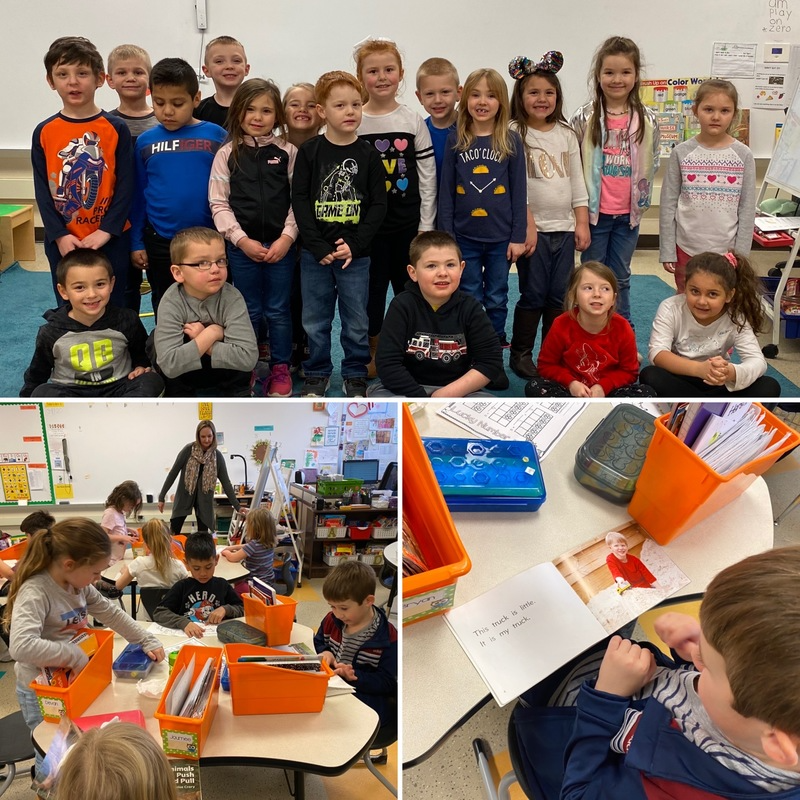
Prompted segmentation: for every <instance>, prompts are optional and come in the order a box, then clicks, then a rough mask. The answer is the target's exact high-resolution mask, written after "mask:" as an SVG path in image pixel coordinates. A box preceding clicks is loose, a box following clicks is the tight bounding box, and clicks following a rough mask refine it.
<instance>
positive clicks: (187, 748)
mask: <svg viewBox="0 0 800 800" xmlns="http://www.w3.org/2000/svg"><path fill="white" fill-rule="evenodd" d="M192 656H195V660H194V674H193V675H192V682H194V681H195V680H196V679H197V676H198V675H199V674H200V673H201V672H202V670H203V666H204V665H205V663H206V661H207V660H208V659H209V658H213V659H214V680H213V684H212V688H211V696H210V697H209V698H208V703H206V707H205V710H204V711H203V716H202V717H199V718H197V719H195V718H194V717H176V716H173V715H171V714H167V711H166V699H167V695H168V694H169V691H170V689H171V688H172V684H173V682H174V681H175V678H176V677H177V675H178V673H179V672H180V670H181V667H182V666H183V665H184V664H186V665H188V664H189V662H190V661H191V660H192ZM221 663H222V648H221V647H196V646H192V645H184V646H183V647H181V649H180V651H179V652H178V657H177V658H176V659H175V665H174V666H173V668H172V672H171V673H170V676H169V680H168V681H167V686H166V688H165V689H164V693H163V694H162V695H161V700H160V701H159V704H158V708H157V709H156V711H155V714H153V716H154V717H155V718H156V719H157V720H158V727H159V728H160V730H161V746H162V747H163V748H164V752H165V753H166V754H167V755H168V756H180V757H181V758H189V759H199V758H200V754H201V753H202V752H203V745H204V744H205V742H206V739H207V738H208V732H209V731H210V730H211V723H212V722H213V721H214V716H215V715H216V713H217V705H218V704H219V671H220V664H221Z"/></svg>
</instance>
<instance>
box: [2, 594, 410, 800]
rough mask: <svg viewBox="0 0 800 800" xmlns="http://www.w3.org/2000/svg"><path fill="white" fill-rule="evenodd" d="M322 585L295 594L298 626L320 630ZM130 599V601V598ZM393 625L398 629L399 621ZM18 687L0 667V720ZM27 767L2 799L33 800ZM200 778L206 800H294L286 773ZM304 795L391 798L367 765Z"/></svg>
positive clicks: (221, 771) (389, 769)
mask: <svg viewBox="0 0 800 800" xmlns="http://www.w3.org/2000/svg"><path fill="white" fill-rule="evenodd" d="M322 583H323V580H322V579H321V578H317V579H308V578H305V579H304V580H303V585H302V586H301V587H298V588H297V589H296V590H295V592H294V594H293V595H292V597H293V598H294V599H296V600H297V601H298V606H297V622H298V623H300V624H302V625H307V626H309V627H310V628H314V629H315V630H316V628H317V627H318V626H319V623H320V622H321V621H322V618H323V617H324V616H325V614H327V613H328V610H329V609H328V605H327V603H326V602H325V600H324V599H323V597H322ZM388 595H389V591H388V589H385V588H384V587H383V586H380V585H379V586H378V590H377V592H376V602H377V603H378V604H379V605H380V604H385V603H386V601H387V599H388ZM125 599H126V601H128V600H129V596H128V597H126V598H125ZM145 616H146V615H145ZM392 622H394V623H395V624H396V620H395V619H394V618H392ZM14 683H15V681H14V665H13V663H8V662H0V717H4V716H5V715H6V714H10V713H12V712H14V711H17V710H18V709H19V705H18V704H17V698H16V694H15V693H14ZM271 722H272V720H271V719H270V717H264V724H265V725H269V724H270V723H271ZM397 752H398V748H397V744H394V745H392V746H391V747H390V748H389V758H388V762H387V763H386V764H385V765H381V766H379V767H378V769H379V770H380V771H381V772H382V773H383V774H384V775H385V776H386V777H387V778H388V779H389V780H390V781H391V782H392V783H393V784H394V785H395V786H397V784H398V780H399V778H398V766H397V765H398V755H397ZM28 766H29V765H28V764H20V765H18V770H19V771H18V773H17V778H16V779H15V781H14V783H13V784H12V786H11V787H10V788H9V790H8V791H7V792H6V794H4V795H3V797H4V798H6V800H30V798H31V797H32V796H33V795H32V794H31V791H30V788H29V787H30V780H29V773H28ZM200 776H201V784H202V792H203V800H229V799H230V798H231V797H233V796H237V797H269V798H270V800H273V799H274V800H280V798H285V799H286V800H290V799H291V797H292V794H291V792H290V790H289V786H288V784H287V778H286V776H285V775H284V773H283V771H281V770H276V769H264V768H262V767H241V766H228V767H205V768H201V771H200ZM305 790H306V800H380V798H389V797H391V795H390V794H389V792H388V791H387V790H386V789H385V788H384V787H383V786H382V785H381V784H380V783H379V782H378V780H377V779H376V778H375V777H374V776H373V775H371V774H370V772H369V771H368V770H367V768H366V767H365V766H364V765H363V764H362V763H358V764H356V765H355V766H354V767H352V768H351V769H350V770H348V771H347V772H345V773H344V774H343V775H339V776H337V777H335V778H322V777H319V776H317V775H306V779H305Z"/></svg>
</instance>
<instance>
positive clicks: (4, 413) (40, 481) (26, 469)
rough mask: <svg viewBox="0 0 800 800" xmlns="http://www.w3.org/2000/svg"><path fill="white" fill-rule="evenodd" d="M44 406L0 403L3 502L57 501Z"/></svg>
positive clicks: (0, 476)
mask: <svg viewBox="0 0 800 800" xmlns="http://www.w3.org/2000/svg"><path fill="white" fill-rule="evenodd" d="M54 496H55V495H54V491H53V477H52V472H51V469H50V455H49V450H48V446H47V431H46V428H45V423H44V409H43V407H42V406H41V405H40V404H38V403H0V505H3V506H12V505H13V506H17V505H26V504H27V505H38V504H52V503H53V502H54Z"/></svg>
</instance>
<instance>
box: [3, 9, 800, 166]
mask: <svg viewBox="0 0 800 800" xmlns="http://www.w3.org/2000/svg"><path fill="white" fill-rule="evenodd" d="M770 4H772V5H773V6H775V5H778V6H782V7H783V10H785V11H786V12H788V13H790V14H791V16H790V17H789V19H788V23H787V24H788V27H789V28H790V29H791V30H789V31H788V32H783V33H781V34H780V35H775V34H769V33H767V32H764V31H763V30H762V28H763V27H764V26H765V23H766V18H767V10H768V8H769V6H770ZM0 6H2V11H3V13H2V20H3V25H2V27H3V34H2V50H0V52H2V56H0V60H2V63H3V65H4V94H5V97H4V98H3V100H4V103H3V105H4V113H3V120H2V124H0V149H3V148H29V146H30V135H31V132H32V130H33V128H34V127H35V125H36V124H37V123H38V122H39V121H41V120H42V119H44V118H45V117H47V116H48V115H49V114H51V113H55V112H56V111H57V110H58V107H59V105H58V98H57V97H56V96H55V95H54V93H53V92H52V91H51V90H50V89H49V87H48V86H47V84H46V82H45V76H44V67H43V64H42V57H43V56H44V53H45V51H46V50H47V47H48V46H49V44H50V42H51V41H52V40H53V39H55V38H57V37H58V36H63V35H66V34H80V35H84V36H87V37H88V38H90V39H91V40H92V41H93V42H94V43H95V44H96V45H97V46H98V48H99V50H100V52H101V53H102V54H103V56H104V57H105V56H106V55H107V54H108V52H109V50H110V49H111V48H112V47H114V46H115V45H117V44H120V43H122V42H133V43H135V44H139V45H141V46H143V47H145V48H146V49H147V50H148V51H149V52H150V54H151V56H152V58H153V60H154V61H155V60H157V59H159V58H163V57H165V56H180V57H183V58H185V59H187V60H188V61H189V62H190V63H193V64H197V63H198V62H199V60H200V53H201V34H200V33H199V32H198V31H197V30H196V28H195V27H194V22H195V17H194V2H193V0H168V2H163V0H160V1H157V0H139V2H137V3H131V2H130V1H129V0H126V2H121V1H120V0H108V1H107V2H105V3H103V4H101V5H99V6H85V7H78V6H65V5H64V4H63V2H60V1H57V0H35V2H28V3H16V4H13V6H12V3H11V0H1V2H0ZM208 21H209V28H208V31H207V32H206V41H207V40H208V39H209V38H213V37H214V36H218V35H220V34H229V35H233V36H235V37H237V38H239V39H240V40H241V41H242V42H243V43H244V44H245V47H246V49H247V53H248V57H249V61H250V63H251V65H252V70H251V73H250V74H251V75H252V76H265V77H271V78H273V79H274V80H276V81H277V82H278V84H279V85H280V86H282V87H286V86H288V85H289V84H291V83H294V82H296V81H300V80H308V81H312V82H313V81H315V80H316V78H317V77H319V75H320V74H321V73H322V72H324V71H326V70H329V69H352V68H353V59H352V50H353V45H354V44H356V43H357V42H359V41H360V40H362V39H363V38H364V37H366V36H370V35H372V36H387V37H391V38H394V39H396V40H397V42H398V43H399V45H400V47H401V50H402V51H403V53H404V54H405V58H406V69H407V71H408V74H407V76H406V92H405V101H406V102H407V103H409V104H410V105H412V106H414V107H417V108H419V109H420V110H421V106H418V105H417V101H416V98H415V97H414V95H413V89H414V73H415V71H416V67H417V66H418V64H419V63H420V62H421V61H422V60H424V59H425V58H428V57H429V56H434V55H436V56H444V57H447V58H449V59H451V60H452V61H453V62H454V63H455V64H456V66H457V68H458V69H459V71H460V73H461V76H462V79H463V78H464V77H466V75H467V74H468V73H469V72H470V71H471V70H472V69H475V68H476V67H480V66H493V67H495V68H496V69H498V70H500V71H501V72H502V73H503V74H505V70H506V65H507V64H508V61H509V60H510V59H511V58H512V57H513V56H516V55H527V56H530V57H532V58H538V57H540V56H541V55H542V54H543V53H544V52H545V51H546V50H550V49H558V50H561V51H562V52H563V53H564V57H565V66H564V68H563V70H562V73H561V77H562V81H563V84H564V88H565V94H566V101H567V108H568V109H569V110H572V109H574V108H576V107H577V106H578V105H580V104H581V103H582V102H584V101H585V99H586V93H587V88H586V76H587V72H588V69H589V62H590V60H591V55H592V52H593V51H594V49H595V48H596V46H597V45H598V44H599V42H600V41H602V39H603V38H605V37H606V36H609V35H612V34H620V35H624V36H629V37H630V38H632V39H634V40H635V41H636V42H637V43H638V44H639V45H640V46H641V48H642V49H643V52H644V55H645V58H646V60H647V75H648V76H649V77H651V78H663V77H675V76H682V77H686V76H696V75H707V74H708V73H709V70H710V61H711V46H712V43H713V42H714V40H728V41H738V42H758V43H760V44H763V43H764V42H767V41H784V42H793V43H800V0H672V1H671V2H669V3H660V4H659V3H643V2H641V0H575V1H574V2H571V3H564V2H562V3H557V2H546V1H545V0H529V2H519V0H515V2H510V0H496V1H495V2H486V0H480V2H479V1H478V0H437V2H428V1H427V0H426V1H425V2H423V0H406V2H403V3H395V4H388V3H376V2H371V1H369V0H339V2H330V0H287V2H282V3H263V2H259V0H237V2H231V0H208ZM759 52H760V50H759ZM509 83H510V81H509ZM736 83H737V85H738V87H739V90H740V92H741V93H742V105H743V106H744V107H749V106H750V104H751V95H752V81H737V82H736ZM202 89H203V93H204V95H205V94H210V93H211V92H212V91H213V89H212V88H211V84H210V83H207V84H204V85H203V86H202ZM115 98H116V95H115V94H114V93H113V92H112V91H111V90H110V89H108V88H104V89H102V90H101V91H100V92H99V93H98V99H99V102H100V104H101V105H103V106H105V107H108V108H110V107H113V106H114V105H115V104H116V100H115ZM782 116H783V115H782V113H781V112H780V111H759V110H754V111H753V112H752V129H753V130H752V135H751V146H752V148H753V151H754V153H755V155H756V157H764V156H769V154H770V153H771V151H772V142H773V130H774V125H775V122H776V121H780V120H781V119H782Z"/></svg>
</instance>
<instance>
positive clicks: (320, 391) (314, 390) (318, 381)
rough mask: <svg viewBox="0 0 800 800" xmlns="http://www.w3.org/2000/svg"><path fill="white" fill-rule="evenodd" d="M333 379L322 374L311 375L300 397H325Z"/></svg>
mask: <svg viewBox="0 0 800 800" xmlns="http://www.w3.org/2000/svg"><path fill="white" fill-rule="evenodd" d="M330 382H331V379H330V378H329V377H322V376H321V375H309V377H307V378H306V379H305V382H304V383H303V388H302V389H301V390H300V397H325V392H327V391H328V386H329V385H330Z"/></svg>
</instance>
